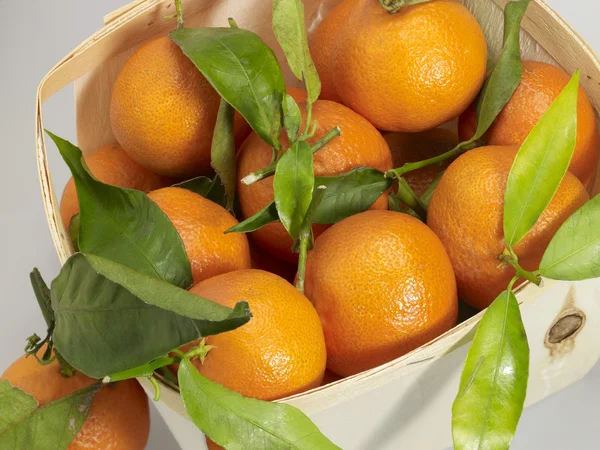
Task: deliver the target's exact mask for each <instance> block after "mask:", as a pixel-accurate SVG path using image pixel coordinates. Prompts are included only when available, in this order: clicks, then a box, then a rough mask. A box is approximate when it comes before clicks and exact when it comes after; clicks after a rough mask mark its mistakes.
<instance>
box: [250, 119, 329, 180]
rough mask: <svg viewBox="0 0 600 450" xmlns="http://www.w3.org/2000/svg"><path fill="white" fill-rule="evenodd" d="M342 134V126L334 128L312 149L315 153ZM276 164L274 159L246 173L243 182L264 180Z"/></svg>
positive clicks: (271, 173) (273, 170) (272, 172)
mask: <svg viewBox="0 0 600 450" xmlns="http://www.w3.org/2000/svg"><path fill="white" fill-rule="evenodd" d="M340 134H341V131H340V127H335V128H332V129H331V130H329V131H328V132H327V134H325V135H324V136H323V137H322V138H321V139H319V140H318V141H317V142H315V143H314V144H313V145H312V146H311V147H310V150H311V151H312V152H313V154H315V153H316V152H318V151H319V150H321V149H322V148H323V147H325V146H326V145H327V144H328V143H329V142H331V141H332V140H333V139H334V138H335V137H337V136H339V135H340ZM276 165H277V161H276V160H274V161H273V162H271V164H269V165H268V166H266V167H263V168H262V169H260V170H257V171H256V172H252V173H250V174H248V175H246V176H245V177H244V178H242V183H244V184H247V185H250V184H253V183H256V182H257V181H260V180H264V179H265V178H268V177H270V176H271V175H273V174H274V173H275V166H276Z"/></svg>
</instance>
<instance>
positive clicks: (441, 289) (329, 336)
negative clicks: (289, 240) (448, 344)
mask: <svg viewBox="0 0 600 450" xmlns="http://www.w3.org/2000/svg"><path fill="white" fill-rule="evenodd" d="M305 282H306V284H305V293H306V296H307V297H308V298H309V299H310V300H311V301H312V302H313V304H314V306H315V308H316V310H317V313H318V314H319V317H320V318H321V323H322V324H323V331H324V333H325V343H326V344H327V368H328V369H329V370H331V371H332V372H335V373H337V374H339V375H342V376H349V375H353V374H356V373H359V372H362V371H364V370H368V369H371V368H373V367H377V366H379V365H381V364H384V363H386V362H388V361H392V360H393V359H395V358H398V357H400V356H402V355H404V354H405V353H407V352H409V351H411V350H414V349H415V348H417V347H419V346H421V345H423V344H425V343H426V342H428V341H430V340H431V339H433V338H435V337H437V336H439V335H440V334H442V333H444V332H445V331H447V330H449V329H450V328H452V327H453V326H454V325H455V323H456V318H457V314H458V301H457V296H456V282H455V280H454V273H453V271H452V265H451V264H450V260H449V259H448V255H447V254H446V251H445V250H444V246H443V245H442V243H441V242H440V240H439V239H438V238H437V236H436V235H435V234H434V233H433V232H432V231H431V230H430V229H429V228H428V227H427V226H426V225H425V224H423V223H422V222H421V221H419V220H418V219H415V218H413V217H411V216H409V215H408V214H402V213H397V212H393V211H366V212H363V213H360V214H356V215H354V216H351V217H348V218H346V219H344V220H342V221H341V222H338V223H336V224H335V225H333V226H332V227H331V228H329V229H328V230H327V231H325V232H324V233H323V234H322V235H321V236H320V237H319V238H318V239H317V240H316V241H315V245H314V248H313V250H312V251H310V252H309V255H308V260H307V264H306V281H305Z"/></svg>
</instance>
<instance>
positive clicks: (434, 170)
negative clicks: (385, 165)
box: [383, 128, 458, 195]
mask: <svg viewBox="0 0 600 450" xmlns="http://www.w3.org/2000/svg"><path fill="white" fill-rule="evenodd" d="M383 138H384V139H385V140H386V142H387V143H388V145H389V146H390V151H391V152H392V160H393V164H394V167H402V166H403V165H404V164H406V163H409V162H416V161H422V160H424V159H429V158H433V157H435V156H438V155H441V154H442V153H446V152H447V151H449V150H452V149H453V148H454V147H456V145H458V137H457V136H456V133H453V132H452V131H450V130H447V129H445V128H434V129H432V130H427V131H421V132H419V133H384V135H383ZM448 164H450V161H444V162H443V163H441V164H435V165H431V166H427V167H423V168H422V169H417V170H413V171H412V172H408V173H406V174H405V175H404V178H405V179H406V181H407V183H408V185H409V186H410V187H411V188H412V189H413V190H414V191H415V193H416V194H417V195H422V194H423V193H424V192H425V191H426V190H427V188H428V187H429V185H430V184H431V183H432V182H433V180H434V179H435V178H436V177H437V176H438V175H439V174H440V173H441V172H442V171H443V170H444V169H445V168H446V167H447V166H448Z"/></svg>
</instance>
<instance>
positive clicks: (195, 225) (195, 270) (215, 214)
mask: <svg viewBox="0 0 600 450" xmlns="http://www.w3.org/2000/svg"><path fill="white" fill-rule="evenodd" d="M148 197H150V199H151V200H152V201H154V202H155V203H156V204H157V205H158V207H159V208H160V209H161V210H162V211H163V212H164V213H165V214H166V215H167V217H168V218H169V219H170V220H171V222H172V223H173V226H174V227H175V229H176V230H177V232H178V233H179V235H180V236H181V239H182V240H183V245H184V246H185V251H186V253H187V255H188V258H189V260H190V264H191V266H192V276H193V278H194V283H198V282H199V281H202V280H205V279H207V278H210V277H214V276H216V275H219V274H222V273H225V272H231V271H234V270H240V269H249V268H250V266H251V260H250V247H249V246H248V239H247V238H246V236H245V235H244V234H241V233H230V234H224V231H225V230H227V229H229V228H231V227H232V226H234V225H237V224H238V222H237V220H235V218H234V217H233V216H232V215H231V214H229V213H228V212H227V210H226V209H225V208H223V207H222V206H220V205H217V204H216V203H213V202H211V201H210V200H207V199H206V198H204V197H202V196H201V195H198V194H196V193H194V192H192V191H189V190H187V189H182V188H177V187H167V188H163V189H158V190H156V191H152V192H150V193H149V194H148Z"/></svg>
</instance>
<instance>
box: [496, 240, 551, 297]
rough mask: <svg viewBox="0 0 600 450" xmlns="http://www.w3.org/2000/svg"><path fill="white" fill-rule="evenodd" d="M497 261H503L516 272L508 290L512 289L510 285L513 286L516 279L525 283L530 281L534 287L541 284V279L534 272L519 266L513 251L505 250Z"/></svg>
mask: <svg viewBox="0 0 600 450" xmlns="http://www.w3.org/2000/svg"><path fill="white" fill-rule="evenodd" d="M499 259H500V260H501V261H503V262H504V263H506V264H509V265H511V266H512V267H513V268H514V269H515V270H516V271H517V275H516V277H515V278H514V279H513V280H512V281H511V284H510V287H509V288H510V289H512V285H514V283H515V281H516V278H524V279H526V280H527V281H531V282H532V283H533V284H535V285H536V286H539V285H541V284H542V278H541V277H540V275H539V274H537V273H535V272H529V271H528V270H525V269H523V268H522V267H521V265H520V264H519V258H518V256H517V255H516V253H515V252H514V250H512V249H506V250H505V251H504V253H502V254H501V255H500V256H499Z"/></svg>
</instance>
